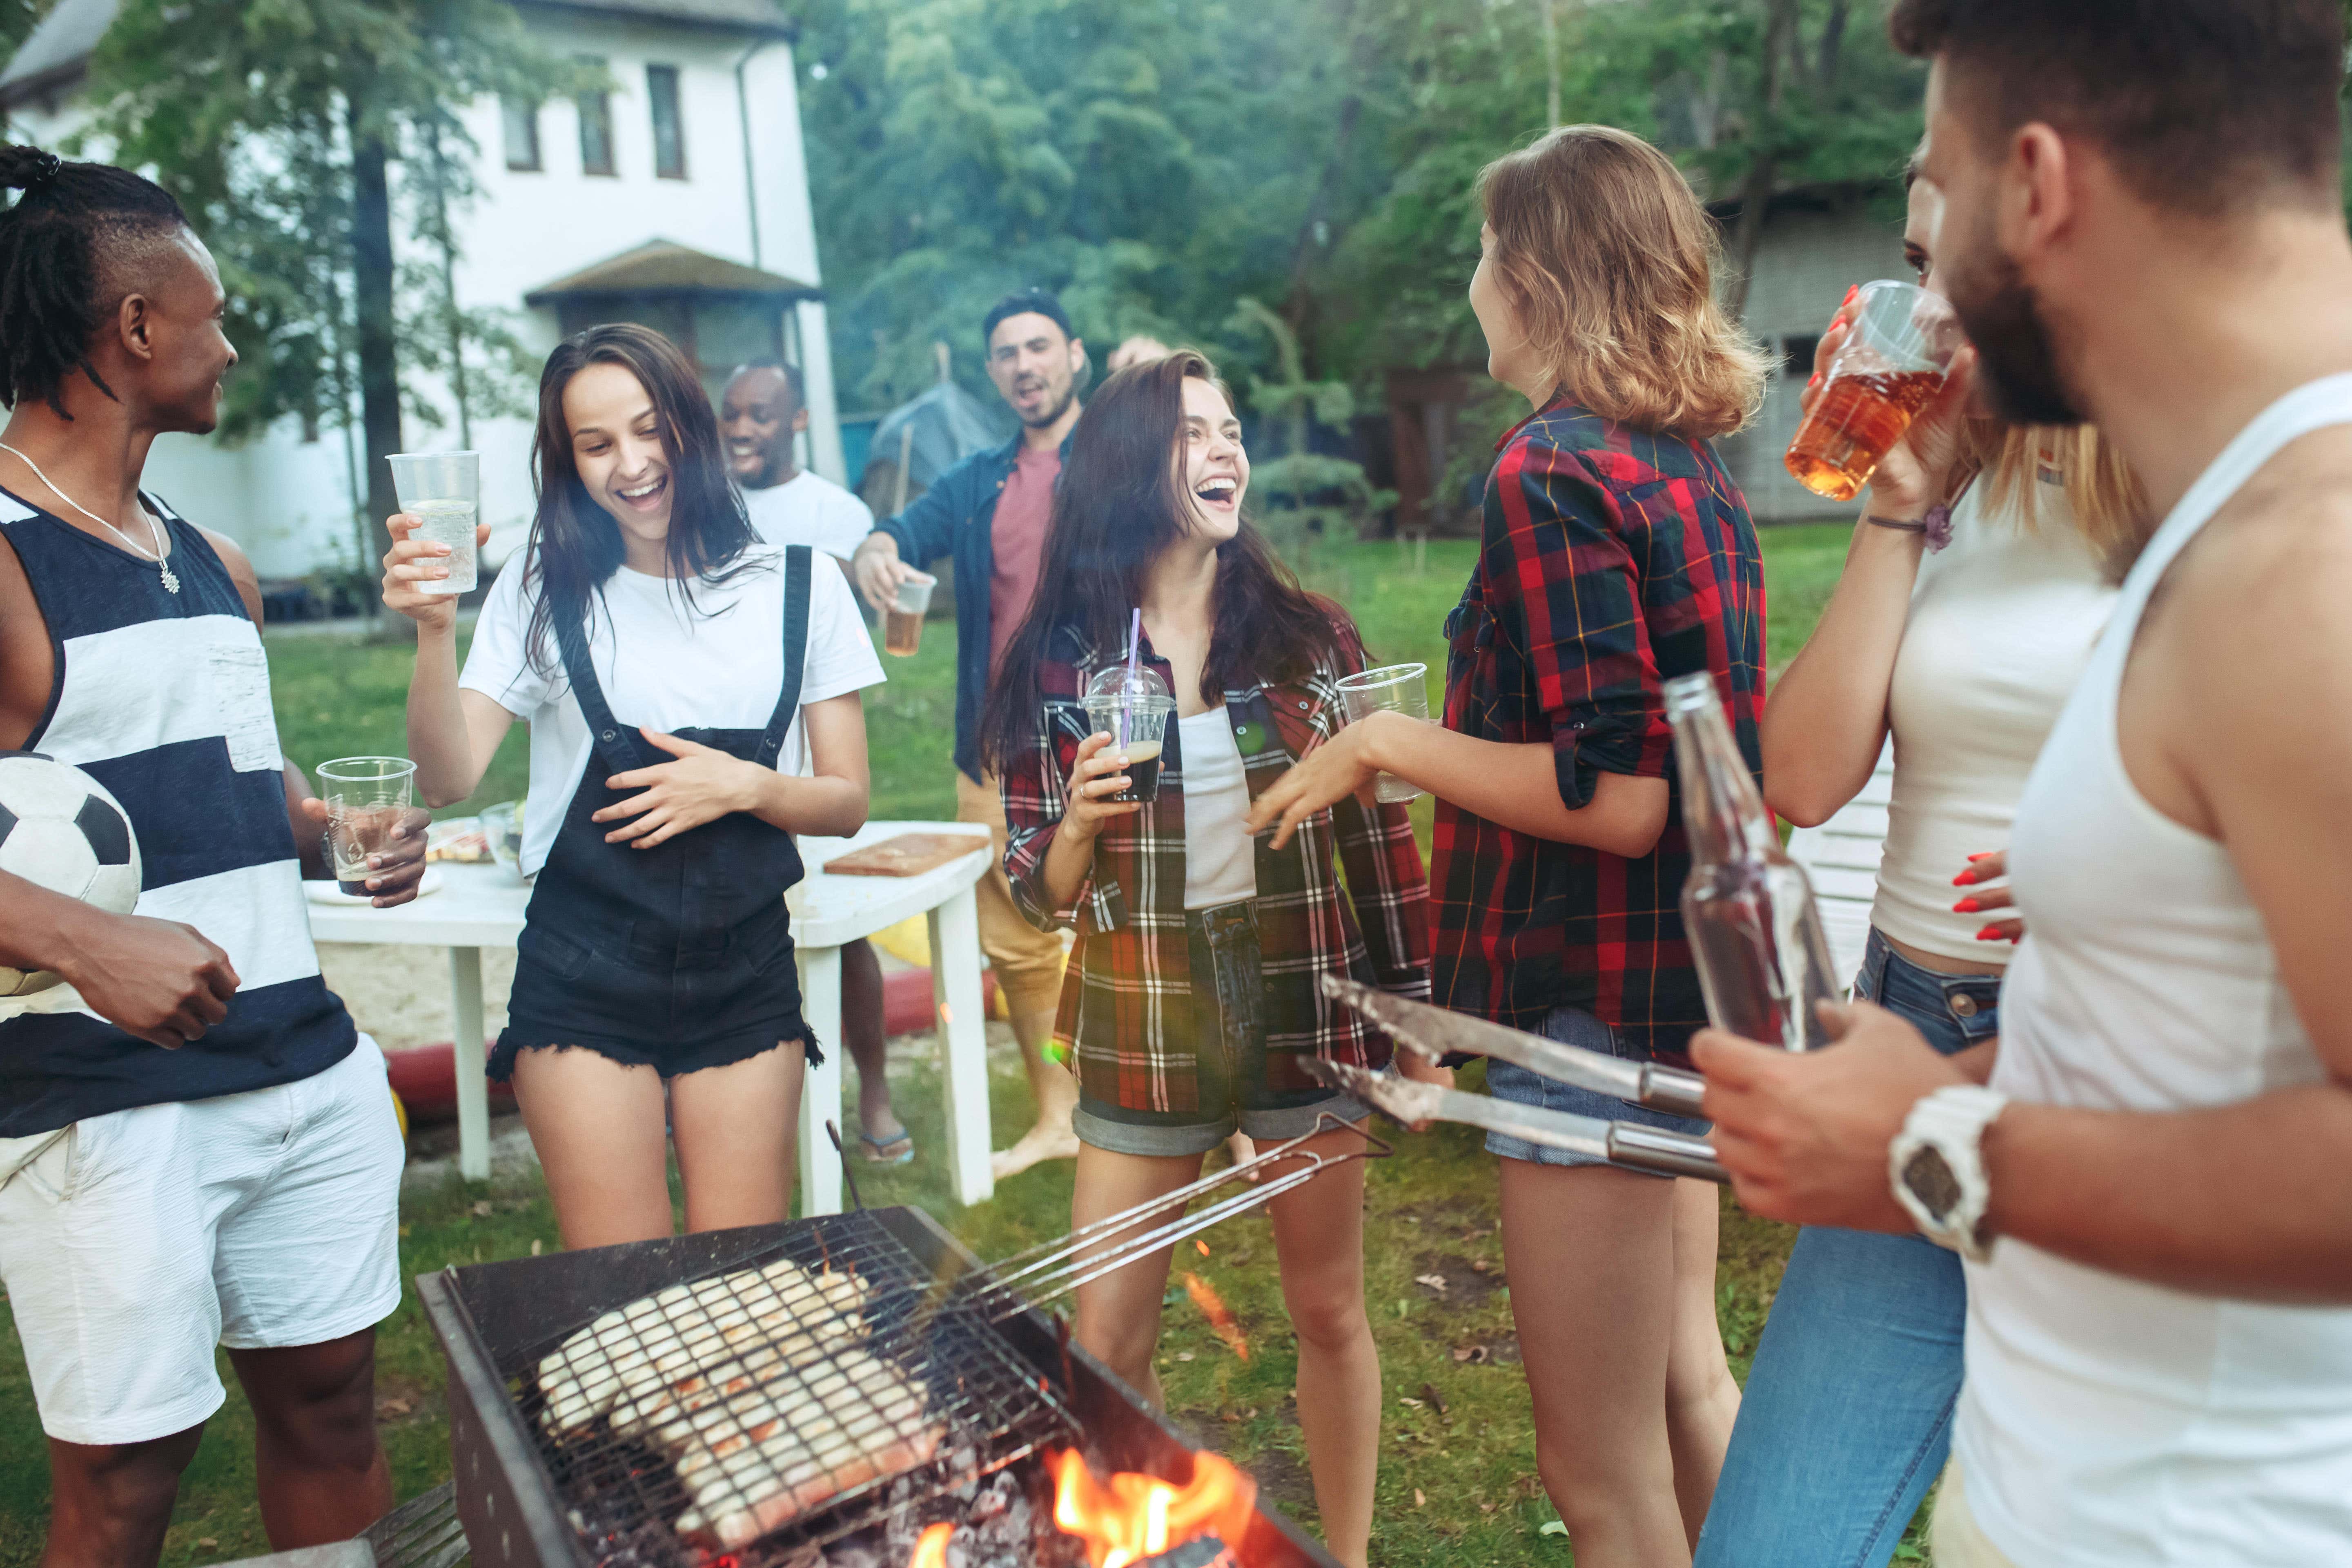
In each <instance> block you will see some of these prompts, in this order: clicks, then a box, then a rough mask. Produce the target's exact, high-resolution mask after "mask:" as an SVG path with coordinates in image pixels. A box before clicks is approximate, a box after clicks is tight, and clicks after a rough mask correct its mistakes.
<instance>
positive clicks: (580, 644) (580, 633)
mask: <svg viewBox="0 0 2352 1568" xmlns="http://www.w3.org/2000/svg"><path fill="white" fill-rule="evenodd" d="M553 620H554V622H555V647H556V649H557V651H558V652H560V653H562V656H563V674H564V678H565V679H567V680H569V681H571V683H572V699H573V700H575V701H577V702H578V703H579V704H580V716H581V717H582V718H583V719H585V720H587V721H588V733H589V734H590V735H591V736H593V738H594V743H595V747H596V754H597V755H598V756H600V757H602V758H604V766H605V767H606V768H607V769H608V770H609V771H611V772H613V773H627V772H629V771H630V770H632V769H634V768H639V767H643V766H645V765H646V756H645V752H644V749H643V748H642V747H640V746H639V745H638V744H637V732H636V731H634V730H632V729H629V728H628V727H627V726H625V725H624V724H623V723H621V722H620V721H618V720H616V719H614V717H613V710H612V709H611V708H610V707H609V706H607V705H606V703H605V701H604V688H603V687H602V686H600V685H598V684H597V682H596V666H595V663H594V661H593V660H592V659H591V658H589V657H588V618H587V616H586V614H585V613H584V610H583V614H582V615H580V616H576V617H571V616H554V617H553Z"/></svg>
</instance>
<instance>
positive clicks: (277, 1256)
mask: <svg viewBox="0 0 2352 1568" xmlns="http://www.w3.org/2000/svg"><path fill="white" fill-rule="evenodd" d="M0 188H6V189H12V190H17V191H21V192H22V193H23V194H22V195H20V196H18V197H17V198H16V202H15V204H14V205H11V206H10V207H9V208H8V209H7V210H6V211H5V213H0V401H5V402H6V403H7V404H8V405H10V407H11V408H12V409H13V410H14V413H13V415H12V416H11V417H10V418H9V420H8V424H7V427H6V428H5V430H0V749H25V750H31V749H36V748H37V749H38V750H39V751H41V752H44V753H46V754H47V755H49V756H51V757H55V758H57V759H58V760H59V761H61V762H66V763H72V764H74V765H75V766H77V767H79V768H82V769H84V770H85V771H87V772H88V773H90V774H91V775H92V776H93V777H95V778H96V779H98V780H99V781H100V783H101V784H104V785H105V786H106V787H107V788H108V789H109V790H110V791H111V792H112V793H113V795H114V796H115V797H116V799H118V800H119V801H121V803H122V805H123V807H124V809H125V810H126V811H127V812H128V813H129V814H130V816H131V825H132V826H133V827H134V828H135V830H136V831H137V834H138V837H139V847H140V851H141V856H142V862H143V866H144V887H143V888H142V891H141V894H140V898H139V905H138V910H137V912H136V913H134V914H131V915H113V914H109V913H105V912H103V911H100V910H96V909H93V908H91V907H90V906H89V905H86V904H82V903H79V902H77V901H75V900H69V899H66V898H62V897H60V896H58V895H57V894H54V893H51V892H48V891H47V890H45V889H41V888H39V887H37V886H36V885H35V884H33V883H30V882H27V881H25V880H22V879H17V878H15V877H11V876H8V875H5V873H0V964H6V965H9V966H11V967H15V968H18V969H25V970H48V971H53V972H55V973H57V974H58V975H59V976H61V977H62V978H63V979H64V980H65V982H67V984H65V985H61V986H58V987H56V988H53V989H52V990H49V991H46V992H41V993H37V994H35V995H33V996H31V997H28V998H24V999H22V1000H20V1001H17V1002H14V1003H8V1004H0V1279H5V1284H6V1288H7V1294H8V1303H9V1307H10V1310H12V1312H13V1313H14V1314H15V1318H16V1331H17V1334H18V1336H19V1337H20V1338H21V1339H22V1340H23V1342H24V1346H25V1360H26V1365H27V1368H28V1369H29V1371H30V1373H31V1374H32V1383H33V1388H34V1393H35V1395H36V1397H37V1400H38V1403H39V1406H40V1413H41V1425H42V1427H43V1429H44V1430H45V1431H46V1432H47V1436H48V1439H49V1460H50V1475H51V1481H52V1493H51V1495H52V1513H51V1518H50V1523H49V1539H48V1547H47V1552H46V1554H45V1556H44V1558H43V1561H44V1562H45V1563H48V1564H52V1565H62V1564H68V1563H69V1564H74V1565H76V1568H81V1565H84V1564H88V1565H91V1568H118V1565H120V1568H146V1565H149V1564H152V1563H154V1562H155V1561H156V1558H157V1556H158V1555H159V1553H160V1552H161V1551H162V1549H163V1530H164V1526H165V1524H166V1523H167V1522H168V1521H169V1520H170V1518H171V1512H172V1504H173V1498H174V1496H175V1495H176V1493H177V1490H178V1486H179V1476H180V1472H181V1470H182V1469H183V1468H185V1467H186V1465H187V1463H188V1461H189V1459H190V1458H193V1457H194V1454H195V1451H196V1444H197V1439H198V1438H199V1436H201V1435H202V1433H203V1430H204V1424H205V1420H206V1419H207V1418H208V1417H209V1416H210V1415H212V1413H213V1412H214V1411H215V1410H217V1409H218V1408H220V1405H221V1403H222V1400H223V1398H224V1397H225V1394H224V1391H223V1389H222V1387H221V1384H220V1379H219V1378H218V1376H217V1375H216V1374H215V1371H214V1348H215V1345H220V1346H225V1347H226V1349H227V1351H228V1355H229V1361H230V1363H231V1364H232V1365H233V1366H234V1367H235V1368H236V1374H237V1380H238V1381H239V1382H240V1383H241V1384H243V1385H244V1387H245V1391H246V1394H247V1398H248V1399H249V1400H250V1401H251V1403H252V1406H253V1412H254V1416H255V1426H256V1429H257V1430H256V1436H255V1449H256V1453H255V1473H256V1477H257V1482H258V1486H259V1490H260V1500H261V1517H262V1523H263V1525H264V1527H265V1528H266V1529H267V1531H268V1535H269V1540H270V1542H271V1543H272V1544H273V1545H274V1546H276V1547H278V1548H279V1549H280V1550H285V1549H289V1548H292V1547H297V1546H309V1545H317V1544H320V1543H322V1542H331V1541H338V1540H343V1539H347V1538H349V1537H350V1536H352V1535H353V1534H355V1533H356V1532H357V1531H359V1530H360V1529H361V1528H362V1526H364V1525H366V1524H367V1523H368V1522H370V1521H372V1520H373V1519H374V1518H376V1517H377V1516H379V1515H380V1514H382V1513H383V1511H384V1510H386V1509H387V1508H388V1507H389V1506H390V1505H391V1502H392V1490H391V1486H390V1479H389V1476H388V1474H387V1472H386V1469H385V1467H384V1460H383V1451H382V1450H381V1449H380V1448H379V1447H377V1444H376V1439H375V1426H374V1381H375V1363H374V1345H375V1340H374V1334H375V1329H374V1325H375V1323H376V1322H377V1321H380V1320H381V1319H383V1317H384V1316H385V1315H386V1314H387V1313H389V1312H390V1311H392V1310H393V1309H394V1307H395V1306H397V1305H398V1304H399V1300H400V1285H399V1275H398V1268H397V1263H398V1258H397V1247H396V1238H395V1231H396V1226H397V1206H396V1205H397V1202H398V1189H399V1176H400V1165H401V1146H400V1139H399V1135H398V1132H397V1130H396V1128H395V1126H394V1118H393V1110H392V1101H391V1098H390V1096H389V1095H388V1093H387V1092H386V1089H385V1087H384V1071H383V1057H382V1055H381V1054H380V1053H379V1052H378V1051H377V1050H376V1049H375V1048H374V1047H373V1044H371V1043H366V1042H363V1041H362V1040H361V1038H360V1037H359V1036H358V1034H357V1032H356V1031H355V1029H354V1028H353V1026H352V1018H351V1015H350V1014H349V1013H347V1012H346V1011H345V1010H344V1008H343V1005H342V1003H341V1001H340V1000H339V999H338V998H337V997H336V996H335V995H334V994H332V993H331V992H330V991H328V989H327V988H326V985H325V984H324V983H323V982H322V981H321V980H320V974H319V963H318V955H317V953H316V952H314V951H313V950H312V948H311V945H310V927H309V922H308V920H307V917H306V915H305V913H304V910H303V899H302V889H301V880H302V876H303V868H304V859H305V852H304V851H299V850H298V848H297V846H298V845H303V846H307V855H308V857H309V858H311V859H313V860H315V858H316V857H317V855H318V844H319V825H320V823H322V822H323V821H324V819H325V807H324V806H323V805H321V804H320V802H318V801H316V800H312V799H309V798H308V787H307V784H305V783H304V781H303V780H302V778H301V775H300V773H299V772H297V771H293V770H289V769H288V768H287V767H286V764H285V763H284V760H283V759H282V758H281V757H280V756H279V754H278V735H277V726H276V723H275V721H274V720H273V718H272V715H271V708H270V701H269V676H268V666H267V664H266V663H265V661H264V658H263V655H262V648H261V640H260V636H259V631H258V627H259V623H260V619H261V604H260V593H259V589H258V587H257V584H256V582H255V580H254V575H253V569H252V567H251V565H250V564H249V563H247V560H246V558H245V555H244V553H243V552H241V551H239V550H238V549H237V548H236V545H235V544H233V543H231V542H229V541H228V540H226V539H225V538H223V537H221V536H220V535H219V534H216V533H211V532H207V531H204V530H202V529H198V528H194V527H192V526H190V525H189V524H188V523H187V522H185V521H182V520H181V519H180V518H179V517H178V516H177V515H176V514H175V513H174V512H173V510H171V508H169V507H167V506H165V505H164V504H163V502H162V501H160V500H157V499H156V498H154V497H153V496H152V495H148V494H146V493H145V492H143V491H142V489H140V486H139V480H140V474H141V470H142V468H143V467H144V466H145V463H146V458H147V449H148V447H149V445H150V444H151V443H152V441H153V440H154V438H155V437H157V436H159V435H162V434H163V433H164V432H166V431H173V430H181V431H191V432H196V433H202V432H205V431H208V430H210V429H211V428H212V427H213V426H214V424H215V420H216V418H217V416H218V411H219V404H220V394H221V377H222V376H223V374H225V373H226V371H227V370H228V368H229V366H230V365H232V364H234V363H236V353H235V352H234V351H233V350H232V349H231V348H230V347H229V343H228V340H227V338H226V336H225V335H224V333H223V331H222V328H221V321H222V314H223V308H224V305H225V300H224V297H223V295H222V292H221V286H220V280H219V277H218V275H217V273H216V272H215V270H214V268H213V262H212V258H211V256H210V255H209V254H208V253H207V252H206V251H205V247H204V245H203V243H202V242H201V241H199V240H198V239H197V238H196V237H195V236H194V234H193V233H191V232H190V231H189V229H188V226H187V223H186V220H185V218H184V216H182V214H181V211H180V208H179V205H178V204H177V203H176V202H174V201H173V199H172V197H171V196H170V195H166V194H165V193H164V192H163V190H162V189H161V188H159V187H158V186H156V185H153V184H150V183H149V182H147V181H146V180H143V179H141V178H140V177H139V176H138V175H136V174H129V173H127V172H125V171H123V170H120V169H113V168H109V167H106V166H105V165H102V164H97V163H61V162H60V161H59V160H58V158H56V157H55V156H54V155H52V154H50V153H45V152H42V151H40V150H39V149H37V148H31V147H0ZM402 826H403V834H402V837H401V838H400V840H399V841H398V842H397V843H396V845H395V847H394V849H393V851H392V852H390V853H389V854H387V855H385V856H383V857H382V858H379V860H378V861H376V862H374V863H373V867H372V871H371V875H370V878H369V886H370V889H371V890H372V891H373V893H374V894H375V902H376V903H378V904H380V905H381V904H390V903H399V902H404V901H405V900H408V899H410V898H413V897H415V884H416V881H417V879H418V878H419V877H420V876H421V874H422V872H423V868H424V858H423V851H424V826H425V822H424V816H423V814H422V813H417V814H415V815H414V816H412V817H411V819H410V820H409V821H407V822H405V823H404V824H403V825H402ZM320 874H321V875H323V874H324V873H323V871H320Z"/></svg>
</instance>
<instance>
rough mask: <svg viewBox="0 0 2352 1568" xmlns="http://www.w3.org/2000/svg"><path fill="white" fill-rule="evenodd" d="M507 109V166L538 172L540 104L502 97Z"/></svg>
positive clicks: (502, 103) (533, 172) (528, 171)
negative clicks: (519, 101)
mask: <svg viewBox="0 0 2352 1568" xmlns="http://www.w3.org/2000/svg"><path fill="white" fill-rule="evenodd" d="M499 107H500V108H502V109H503V110H505V111H506V130H507V167H508V168H509V169H514V170H518V171H520V172H523V173H529V174H536V173H537V172H538V170H539V167H540V162H539V105H537V104H535V103H518V102H516V101H515V100H513V99H511V98H509V99H501V100H499Z"/></svg>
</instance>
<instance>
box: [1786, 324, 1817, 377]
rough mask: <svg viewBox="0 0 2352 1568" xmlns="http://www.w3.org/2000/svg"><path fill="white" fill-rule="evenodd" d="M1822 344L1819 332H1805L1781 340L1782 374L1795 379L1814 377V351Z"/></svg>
mask: <svg viewBox="0 0 2352 1568" xmlns="http://www.w3.org/2000/svg"><path fill="white" fill-rule="evenodd" d="M1821 346H1822V335H1821V334H1820V333H1819V332H1805V333H1801V334H1800V335H1798V336H1795V337H1788V338H1782V339H1781V340H1780V374H1782V375H1785V376H1787V377H1789V378H1790V379H1791V380H1793V381H1811V379H1812V378H1813V351H1814V350H1816V349H1818V348H1820V347H1821Z"/></svg>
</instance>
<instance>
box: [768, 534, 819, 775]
mask: <svg viewBox="0 0 2352 1568" xmlns="http://www.w3.org/2000/svg"><path fill="white" fill-rule="evenodd" d="M814 563H815V555H814V552H813V551H812V550H811V549H810V547H809V546H807V545H805V544H789V545H786V546H785V547H784V684H783V689H782V691H781V692H780V693H779V694H778V696H777V698H776V711H775V712H774V714H773V715H772V716H771V717H770V718H769V720H768V729H767V732H766V733H765V734H763V735H761V737H760V750H759V753H758V754H757V755H756V756H755V757H753V759H752V760H753V761H754V762H756V763H759V764H760V766H761V767H763V768H772V767H774V766H775V765H776V758H777V756H778V754H779V753H781V752H782V751H783V749H784V737H785V736H786V735H788V734H790V733H792V729H793V714H795V713H797V712H799V711H800V706H801V678H802V677H803V675H805V674H806V673H807V672H808V618H809V573H810V572H811V570H813V568H814Z"/></svg>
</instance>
